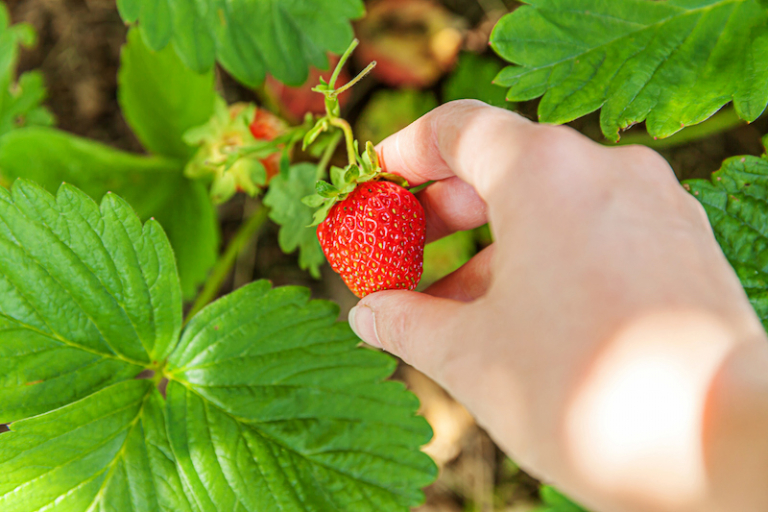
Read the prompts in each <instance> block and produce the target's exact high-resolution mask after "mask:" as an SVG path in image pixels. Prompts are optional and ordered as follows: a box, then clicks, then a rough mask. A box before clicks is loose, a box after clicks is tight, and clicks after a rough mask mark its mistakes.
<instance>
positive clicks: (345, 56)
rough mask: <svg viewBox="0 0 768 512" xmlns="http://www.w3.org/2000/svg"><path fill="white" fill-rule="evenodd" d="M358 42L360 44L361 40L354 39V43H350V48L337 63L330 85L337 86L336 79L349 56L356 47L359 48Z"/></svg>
mask: <svg viewBox="0 0 768 512" xmlns="http://www.w3.org/2000/svg"><path fill="white" fill-rule="evenodd" d="M358 44H360V41H358V40H357V39H353V40H352V43H351V44H350V45H349V48H347V51H345V52H344V55H342V56H341V58H340V59H339V62H338V64H336V69H334V70H333V74H332V75H331V79H330V80H329V81H328V85H330V86H331V88H332V89H333V88H335V87H336V80H338V79H339V75H340V74H341V69H342V68H343V67H344V64H346V63H347V61H348V60H349V56H350V55H352V52H353V51H355V48H357V45H358Z"/></svg>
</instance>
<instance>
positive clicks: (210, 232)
mask: <svg viewBox="0 0 768 512" xmlns="http://www.w3.org/2000/svg"><path fill="white" fill-rule="evenodd" d="M182 168H183V164H182V163H181V162H180V161H178V160H171V159H167V158H162V157H145V156H139V155H132V154H130V153H124V152H122V151H118V150H115V149H112V148H110V147H107V146H104V145H102V144H99V143H97V142H93V141H90V140H87V139H82V138H78V137H75V136H73V135H69V134H67V133H65V132H62V131H59V130H53V129H48V128H24V129H21V130H16V131H14V132H11V133H9V134H7V135H5V136H4V137H2V138H0V177H2V178H3V179H5V180H7V181H8V182H10V181H12V180H13V179H15V178H18V177H23V178H28V179H31V180H33V181H35V182H37V183H39V184H40V185H42V186H43V187H44V188H46V189H47V190H48V191H50V192H55V191H56V190H57V189H58V187H59V185H60V184H61V183H62V182H64V181H66V182H68V183H72V184H74V185H75V186H77V187H78V188H80V189H81V190H83V191H84V192H85V193H86V194H88V195H90V196H91V197H92V198H101V196H103V195H104V194H105V193H106V192H108V191H112V192H115V193H117V194H118V195H120V196H121V197H123V198H125V199H126V200H127V201H128V202H129V203H130V204H131V206H132V207H133V208H135V210H136V212H137V213H138V214H139V216H140V217H141V218H142V219H145V220H146V219H149V218H151V217H155V218H157V219H158V220H159V221H160V222H161V223H162V225H163V227H164V228H165V229H166V230H167V232H168V237H169V238H170V239H171V242H172V244H173V247H174V249H175V252H176V257H177V259H178V267H179V272H180V276H181V282H182V286H183V289H184V296H185V298H191V297H192V296H193V295H194V292H195V290H196V288H197V286H198V285H199V284H200V283H202V281H203V280H204V279H205V277H206V276H207V273H208V271H209V270H210V268H211V266H212V265H213V264H214V263H215V261H216V256H217V253H218V244H219V234H218V223H217V220H216V211H215V210H214V208H213V206H212V205H211V204H210V200H209V199H207V198H206V197H204V190H203V185H201V184H194V183H192V182H190V180H188V179H187V178H185V177H184V176H183V175H182Z"/></svg>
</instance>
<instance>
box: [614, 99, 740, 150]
mask: <svg viewBox="0 0 768 512" xmlns="http://www.w3.org/2000/svg"><path fill="white" fill-rule="evenodd" d="M742 124H746V122H745V121H744V120H743V119H741V118H740V117H739V116H738V114H736V111H735V110H734V109H733V108H728V109H725V110H722V111H720V112H718V113H717V114H715V115H714V116H712V117H710V118H709V119H707V120H706V121H704V122H703V123H701V124H697V125H695V126H691V127H688V128H686V129H685V130H683V131H680V132H677V133H676V134H674V135H672V136H671V137H667V138H665V139H655V138H653V137H651V136H650V135H648V134H647V133H643V134H637V135H634V134H633V135H627V136H626V137H622V139H621V140H620V141H619V142H616V143H613V142H605V143H604V144H606V145H607V146H625V145H627V144H642V145H643V146H648V147H649V148H653V149H666V148H671V147H674V146H679V145H681V144H685V143H687V142H692V141H695V140H699V139H705V138H707V137H709V136H711V135H716V134H718V133H722V132H727V131H728V130H731V129H733V128H736V127H737V126H740V125H742Z"/></svg>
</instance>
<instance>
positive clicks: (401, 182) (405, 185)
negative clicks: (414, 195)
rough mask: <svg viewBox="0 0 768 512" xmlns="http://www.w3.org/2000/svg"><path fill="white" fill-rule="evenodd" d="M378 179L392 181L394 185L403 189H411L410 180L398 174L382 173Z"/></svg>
mask: <svg viewBox="0 0 768 512" xmlns="http://www.w3.org/2000/svg"><path fill="white" fill-rule="evenodd" d="M378 177H379V178H380V179H382V180H384V181H391V182H392V183H396V184H398V185H400V186H401V187H403V188H408V187H410V185H409V184H408V180H406V179H405V178H403V177H402V176H398V175H397V174H392V173H389V172H382V173H379V175H378Z"/></svg>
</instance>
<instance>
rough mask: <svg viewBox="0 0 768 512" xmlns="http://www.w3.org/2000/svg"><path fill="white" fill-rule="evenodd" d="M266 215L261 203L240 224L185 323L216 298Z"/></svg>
mask: <svg viewBox="0 0 768 512" xmlns="http://www.w3.org/2000/svg"><path fill="white" fill-rule="evenodd" d="M268 215H269V208H268V207H267V206H264V205H263V204H262V205H261V207H259V209H258V210H256V212H255V213H254V214H253V215H251V216H250V217H249V218H248V220H247V221H245V222H244V223H243V224H242V225H241V226H240V228H239V229H238V231H237V233H236V234H235V236H234V238H232V241H231V242H229V245H228V246H227V249H226V251H224V254H222V255H221V256H220V257H219V260H218V261H217V262H216V265H215V266H214V267H213V271H212V272H211V275H210V276H208V280H207V281H206V282H205V286H204V287H203V290H202V291H201V292H200V295H198V296H197V299H196V300H195V303H194V304H193V305H192V309H190V310H189V313H187V318H186V320H185V321H184V323H185V324H186V323H187V322H188V321H189V320H190V319H191V318H192V317H194V316H195V315H196V314H197V313H199V312H200V310H201V309H203V308H204V307H205V306H207V305H208V303H210V302H211V301H212V300H213V299H215V298H216V295H217V294H218V292H219V289H220V288H221V285H222V283H223V282H224V280H225V279H226V278H227V276H228V275H229V271H230V270H232V265H234V264H235V261H236V260H237V257H238V256H239V255H240V252H241V251H242V250H243V249H244V248H245V247H246V246H247V245H248V242H250V241H251V239H252V238H253V237H254V236H255V235H256V234H257V233H258V232H259V230H260V229H261V227H262V226H263V225H264V223H265V222H266V221H267V216H268Z"/></svg>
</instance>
